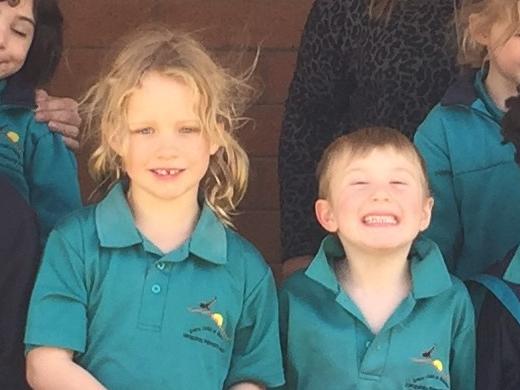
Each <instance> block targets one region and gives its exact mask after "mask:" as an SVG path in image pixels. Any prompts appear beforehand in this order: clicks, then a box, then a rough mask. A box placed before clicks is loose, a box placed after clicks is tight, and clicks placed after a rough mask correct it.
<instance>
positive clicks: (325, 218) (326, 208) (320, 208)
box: [314, 199, 338, 233]
mask: <svg viewBox="0 0 520 390" xmlns="http://www.w3.org/2000/svg"><path fill="white" fill-rule="evenodd" d="M314 211H315V213H316V218H317V219H318V222H319V223H320V225H321V226H322V227H323V229H325V230H326V231H328V232H329V233H335V232H337V231H338V224H337V222H336V218H335V217H334V213H333V212H332V207H331V204H330V202H329V201H328V200H326V199H318V200H317V201H316V203H315V204H314Z"/></svg>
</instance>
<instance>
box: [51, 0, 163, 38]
mask: <svg viewBox="0 0 520 390" xmlns="http://www.w3.org/2000/svg"><path fill="white" fill-rule="evenodd" d="M153 5H154V1H151V0H148V1H142V0H88V1H78V0H62V1H61V2H60V7H61V9H62V11H63V15H64V18H65V27H66V29H65V44H66V46H68V47H90V48H92V47H108V46H110V45H111V44H112V42H113V41H114V40H117V39H119V38H120V37H121V36H122V35H124V34H126V33H128V32H129V31H131V30H132V29H134V28H135V27H136V26H138V25H140V24H142V23H147V22H148V23H149V22H152V7H153Z"/></svg>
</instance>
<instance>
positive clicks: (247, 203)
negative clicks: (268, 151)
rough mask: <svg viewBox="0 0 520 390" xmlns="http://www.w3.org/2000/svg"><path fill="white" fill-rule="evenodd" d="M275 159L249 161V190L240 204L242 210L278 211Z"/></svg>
mask: <svg viewBox="0 0 520 390" xmlns="http://www.w3.org/2000/svg"><path fill="white" fill-rule="evenodd" d="M276 167H277V160H276V158H273V157H270V158H253V159H251V169H250V180H249V188H248V190H247V194H246V197H245V199H244V201H243V203H242V204H241V208H242V209H243V210H248V211H249V210H271V211H272V210H278V207H279V201H278V175H277V172H276V169H277V168H276Z"/></svg>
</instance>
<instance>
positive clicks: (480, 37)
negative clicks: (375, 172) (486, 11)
mask: <svg viewBox="0 0 520 390" xmlns="http://www.w3.org/2000/svg"><path fill="white" fill-rule="evenodd" d="M488 30H489V29H487V28H484V26H483V25H482V23H480V15H478V14H471V15H469V35H470V36H471V39H473V40H474V41H475V42H477V43H478V44H480V45H482V46H486V47H487V46H488V45H489V36H490V35H491V34H490V31H488Z"/></svg>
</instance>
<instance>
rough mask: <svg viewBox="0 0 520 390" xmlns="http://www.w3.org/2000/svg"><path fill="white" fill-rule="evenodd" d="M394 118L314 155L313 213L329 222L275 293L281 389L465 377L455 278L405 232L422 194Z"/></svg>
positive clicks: (466, 311) (413, 158)
mask: <svg viewBox="0 0 520 390" xmlns="http://www.w3.org/2000/svg"><path fill="white" fill-rule="evenodd" d="M425 172H426V170H425V167H424V162H423V161H422V159H421V157H420V156H419V154H418V153H417V151H416V149H415V147H414V146H413V145H412V143H411V142H410V141H409V140H408V139H407V138H406V137H405V136H403V135H402V134H401V133H399V132H398V131H397V130H393V129H388V128H367V129H362V130H358V131H356V132H353V133H351V134H349V135H346V136H342V137H340V138H338V139H337V140H336V141H335V142H333V143H332V144H331V145H330V146H329V148H327V150H326V151H325V153H324V155H323V157H322V160H321V162H320V164H319V166H318V172H317V176H318V181H319V199H318V200H317V201H316V204H315V211H316V217H317V219H318V221H319V222H320V224H321V225H322V226H323V227H324V228H325V229H326V230H327V231H328V232H330V233H331V234H330V235H329V236H327V237H326V238H325V239H324V240H323V242H322V244H321V247H320V249H319V251H318V253H317V254H316V256H315V257H314V259H313V261H312V263H311V264H310V265H309V267H308V268H307V269H306V270H305V271H299V272H297V273H296V274H294V275H293V276H292V277H291V278H289V279H288V280H287V281H286V283H285V284H284V286H283V288H282V291H281V293H280V305H281V328H282V329H281V333H282V340H283V348H284V357H285V364H286V366H285V368H286V380H287V385H286V388H287V389H298V390H305V389H317V388H324V389H327V390H334V389H340V388H341V389H357V390H364V389H371V390H373V389H385V390H387V389H416V388H429V389H468V390H470V389H473V388H474V373H475V368H474V364H475V363H474V354H475V346H474V345H475V340H474V338H475V329H474V323H473V309H472V306H471V301H470V298H469V295H468V293H467V291H466V289H465V287H464V285H463V284H462V283H461V282H460V281H459V280H458V279H456V278H454V277H452V276H450V274H449V273H448V271H447V268H446V266H445V264H444V261H443V258H442V255H441V253H440V251H439V249H438V248H437V246H436V245H435V244H434V243H433V242H432V241H429V240H426V239H420V238H417V236H418V234H419V233H420V232H422V231H423V230H425V229H426V228H427V227H428V224H429V222H430V217H431V210H432V207H433V199H432V197H431V196H430V191H429V187H428V182H427V176H426V173H425Z"/></svg>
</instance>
